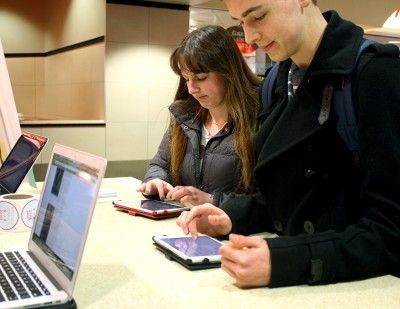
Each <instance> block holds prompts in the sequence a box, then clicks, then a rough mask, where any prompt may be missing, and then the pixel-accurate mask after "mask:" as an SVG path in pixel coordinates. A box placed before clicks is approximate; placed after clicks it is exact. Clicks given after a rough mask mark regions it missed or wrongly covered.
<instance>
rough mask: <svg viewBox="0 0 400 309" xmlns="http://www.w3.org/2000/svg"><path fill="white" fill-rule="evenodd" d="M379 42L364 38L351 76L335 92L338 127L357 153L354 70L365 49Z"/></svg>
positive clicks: (354, 152)
mask: <svg viewBox="0 0 400 309" xmlns="http://www.w3.org/2000/svg"><path fill="white" fill-rule="evenodd" d="M372 44H377V42H375V41H371V40H367V39H363V40H362V41H361V44H360V46H359V47H358V51H357V57H356V61H355V65H354V69H353V72H352V73H351V74H350V76H348V77H346V78H344V83H343V84H342V87H341V88H340V87H337V88H336V89H335V91H334V92H333V110H334V112H335V115H337V118H338V119H337V122H336V129H337V131H338V133H339V135H340V137H341V138H342V140H343V141H344V143H345V144H346V146H347V148H348V149H349V150H350V151H351V152H352V153H353V154H354V155H356V154H357V153H358V149H359V145H358V135H357V129H358V108H357V104H355V103H354V100H353V92H352V78H353V76H354V72H355V71H356V70H357V66H358V63H359V59H360V56H361V54H362V53H363V52H364V51H365V49H366V48H367V47H368V46H370V45H372Z"/></svg>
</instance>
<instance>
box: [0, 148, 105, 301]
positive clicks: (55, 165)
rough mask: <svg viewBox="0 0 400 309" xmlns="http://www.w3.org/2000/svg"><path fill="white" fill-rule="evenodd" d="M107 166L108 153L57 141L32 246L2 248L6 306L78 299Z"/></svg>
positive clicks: (0, 293) (0, 294)
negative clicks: (75, 294) (83, 260)
mask: <svg viewBox="0 0 400 309" xmlns="http://www.w3.org/2000/svg"><path fill="white" fill-rule="evenodd" d="M105 168H106V160H105V159H104V158H101V157H98V156H95V155H91V154H88V153H85V152H81V151H78V150H75V149H72V148H69V147H66V146H62V145H59V144H56V145H55V146H54V148H53V151H52V155H51V158H50V162H49V166H48V169H47V174H46V179H45V181H44V184H43V188H42V193H41V196H40V200H39V204H38V208H37V211H36V216H35V222H34V224H33V227H32V232H31V235H30V238H29V242H28V248H26V249H21V248H19V249H9V250H4V249H3V250H0V308H19V307H24V308H27V307H41V306H54V305H57V304H63V303H67V302H69V301H71V300H72V292H73V289H74V286H75V282H76V279H77V274H78V269H79V266H80V262H81V258H82V254H83V249H84V246H85V241H86V238H87V235H88V232H89V226H90V222H91V218H92V214H93V211H94V207H95V204H96V200H97V194H98V191H99V188H100V183H101V180H102V179H103V176H104V172H105ZM20 262H21V264H22V266H20V265H19V264H20ZM17 271H22V272H25V274H23V275H11V279H10V278H8V277H7V275H6V273H8V272H11V273H14V274H16V273H17ZM33 273H36V275H35V274H33ZM36 276H37V278H36ZM2 277H3V279H2ZM5 277H7V278H8V279H4V278H5ZM14 285H15V286H14Z"/></svg>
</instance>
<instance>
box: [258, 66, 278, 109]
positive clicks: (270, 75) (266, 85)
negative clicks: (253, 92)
mask: <svg viewBox="0 0 400 309" xmlns="http://www.w3.org/2000/svg"><path fill="white" fill-rule="evenodd" d="M278 67H279V62H278V63H275V64H274V65H273V66H272V67H271V69H270V70H269V71H267V74H266V76H265V78H264V80H263V82H262V84H261V92H260V94H261V98H260V99H261V105H262V109H265V108H267V107H268V106H269V105H270V104H271V101H272V90H273V88H274V85H275V81H276V75H277V74H278Z"/></svg>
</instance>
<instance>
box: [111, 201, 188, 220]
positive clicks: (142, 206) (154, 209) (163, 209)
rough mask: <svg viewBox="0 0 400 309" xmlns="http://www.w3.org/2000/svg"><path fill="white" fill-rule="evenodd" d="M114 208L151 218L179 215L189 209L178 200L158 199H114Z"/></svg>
mask: <svg viewBox="0 0 400 309" xmlns="http://www.w3.org/2000/svg"><path fill="white" fill-rule="evenodd" d="M113 205H114V207H115V208H117V209H120V210H125V211H128V213H129V214H131V215H136V214H139V215H144V216H148V217H152V218H165V217H176V216H179V215H180V213H181V212H182V211H185V210H189V209H190V208H189V207H188V206H185V205H182V204H179V203H178V202H173V201H169V202H163V201H158V200H150V199H141V200H116V201H113Z"/></svg>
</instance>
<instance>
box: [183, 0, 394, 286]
mask: <svg viewBox="0 0 400 309" xmlns="http://www.w3.org/2000/svg"><path fill="white" fill-rule="evenodd" d="M226 3H227V6H228V9H229V12H230V14H231V15H232V17H233V18H235V19H237V20H238V21H239V22H240V23H241V24H242V25H243V28H244V31H245V34H246V40H247V42H249V43H256V44H257V45H258V46H260V47H261V48H262V49H263V50H264V51H265V52H266V53H267V54H268V55H269V57H270V58H271V59H272V60H273V61H281V63H280V66H279V71H278V74H277V80H276V85H275V88H274V90H273V97H272V104H271V107H269V108H267V109H265V110H264V111H263V112H262V113H261V114H260V116H259V118H260V121H261V122H262V125H261V127H260V129H259V131H258V133H257V134H256V135H255V137H254V145H255V149H256V151H257V152H258V162H257V165H256V167H255V170H254V177H255V180H256V182H257V185H258V189H259V192H258V193H257V194H255V195H247V196H238V197H236V198H234V199H232V200H230V201H227V202H226V203H224V204H223V205H221V207H220V208H217V207H215V206H213V205H211V204H204V205H201V206H198V207H194V208H193V209H192V210H191V211H190V212H185V213H183V214H182V215H181V217H180V218H179V219H178V221H177V224H178V225H179V226H180V227H182V229H183V231H184V232H185V233H190V234H191V235H192V236H193V237H194V238H196V237H197V233H198V232H201V233H206V234H209V235H212V236H222V235H228V234H230V236H229V239H230V240H231V242H230V243H229V244H227V245H225V246H223V247H222V248H221V249H220V252H221V255H222V268H223V269H224V270H225V271H226V272H227V273H229V274H230V275H231V276H232V277H233V278H234V279H235V280H236V283H237V285H238V286H239V287H255V286H270V287H276V286H287V285H297V284H304V283H308V284H319V283H328V282H334V281H340V280H349V279H356V278H360V277H365V276H373V275H377V274H381V273H385V274H388V273H389V274H393V275H396V276H400V246H399V244H400V194H399V192H400V122H399V119H400V84H399V83H398V78H399V77H398V76H399V74H400V73H399V72H400V60H399V59H398V53H399V51H398V48H397V47H395V46H393V45H384V46H379V47H377V46H372V47H370V49H369V50H367V52H366V55H362V56H361V59H360V64H359V65H358V67H357V70H356V71H357V72H356V75H355V76H354V78H353V82H352V90H353V98H354V100H355V101H356V103H355V105H356V106H357V115H358V131H357V132H358V137H357V138H358V143H359V151H358V155H357V156H355V155H354V154H353V153H352V152H351V151H350V150H349V149H348V148H347V147H346V144H345V143H344V142H343V140H342V139H341V137H340V135H339V134H338V131H337V128H336V123H337V115H336V114H335V112H334V108H333V106H330V105H331V102H328V104H327V102H325V101H324V100H325V98H326V97H327V96H326V94H325V93H326V92H327V91H328V92H329V91H330V89H328V88H327V87H326V85H327V82H328V81H330V82H332V83H333V85H334V87H340V86H341V85H342V82H343V80H344V77H346V76H349V75H350V74H351V73H352V71H353V68H354V67H355V61H356V54H357V50H358V46H359V45H360V42H361V40H362V36H363V31H362V29H361V28H359V27H357V26H356V25H354V24H353V23H350V22H348V21H345V20H342V19H341V18H340V17H339V16H338V14H337V13H336V12H334V11H331V12H326V13H324V14H321V12H320V10H319V8H318V7H317V4H316V1H315V0H314V1H312V0H226ZM328 101H329V100H328ZM332 104H333V103H332ZM321 115H322V116H324V117H323V118H324V119H325V120H322V121H321V120H320V121H319V120H318V119H319V118H321V117H320V116H321ZM356 157H357V158H358V159H357V160H355V158H356ZM354 161H357V162H358V163H357V164H355V162H354ZM263 231H269V232H275V233H277V234H279V235H280V237H277V238H271V239H266V240H264V239H262V238H260V237H246V236H243V235H250V234H254V233H259V232H263Z"/></svg>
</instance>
